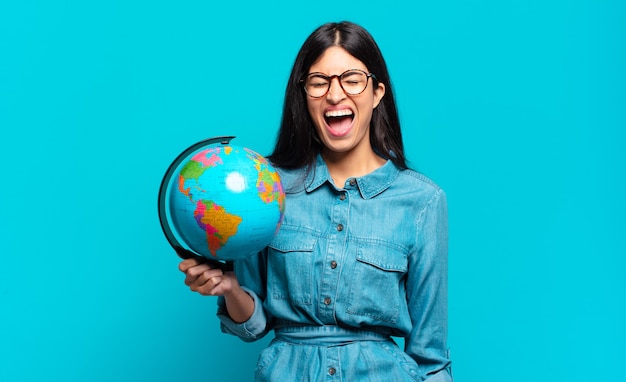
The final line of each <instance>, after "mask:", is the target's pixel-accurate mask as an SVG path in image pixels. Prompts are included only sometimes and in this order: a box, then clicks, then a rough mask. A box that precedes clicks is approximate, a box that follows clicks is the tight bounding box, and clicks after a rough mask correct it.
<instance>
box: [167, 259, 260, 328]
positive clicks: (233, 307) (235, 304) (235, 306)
mask: <svg viewBox="0 0 626 382" xmlns="http://www.w3.org/2000/svg"><path fill="white" fill-rule="evenodd" d="M178 268H179V269H180V271H181V272H183V273H185V284H186V285H187V286H189V289H191V290H192V291H194V292H198V293H200V294H201V295H204V296H223V297H224V301H225V307H226V310H227V312H228V315H229V316H230V318H231V319H232V320H233V321H234V322H236V323H242V322H245V321H247V320H248V319H250V317H251V316H252V313H253V312H254V300H253V299H252V297H251V296H250V295H249V294H248V293H246V292H245V291H244V290H243V289H242V288H241V286H240V285H239V281H238V280H237V278H236V277H235V273H234V272H224V271H222V270H221V269H217V268H212V267H211V266H209V265H208V264H204V263H199V262H198V261H197V260H196V259H194V258H191V259H186V260H183V261H182V262H181V263H180V264H179V266H178Z"/></svg>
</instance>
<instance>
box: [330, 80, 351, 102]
mask: <svg viewBox="0 0 626 382" xmlns="http://www.w3.org/2000/svg"><path fill="white" fill-rule="evenodd" d="M335 80H336V81H335ZM344 98H346V93H345V92H344V91H343V88H342V87H341V84H340V83H339V77H335V78H331V80H330V88H329V89H328V93H326V99H327V100H328V102H330V103H334V104H336V103H339V102H340V101H341V100H343V99H344Z"/></svg>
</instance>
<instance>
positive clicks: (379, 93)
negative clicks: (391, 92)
mask: <svg viewBox="0 0 626 382" xmlns="http://www.w3.org/2000/svg"><path fill="white" fill-rule="evenodd" d="M384 96H385V84H383V83H382V82H379V83H378V87H377V88H376V89H374V107H373V109H376V107H377V106H378V104H379V103H380V100H382V99H383V97H384Z"/></svg>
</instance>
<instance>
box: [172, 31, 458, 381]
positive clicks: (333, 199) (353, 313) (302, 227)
mask: <svg viewBox="0 0 626 382" xmlns="http://www.w3.org/2000/svg"><path fill="white" fill-rule="evenodd" d="M269 159H270V160H271V161H272V163H273V164H274V165H275V166H277V167H278V168H279V171H280V172H281V178H282V182H283V186H284V188H285V189H286V190H287V202H286V203H287V208H286V212H285V217H284V220H283V223H282V225H281V228H280V230H279V231H278V233H277V235H276V236H275V238H274V239H273V241H272V243H270V245H269V246H268V247H267V248H266V249H265V250H264V251H262V253H260V254H259V255H258V256H253V257H252V258H248V259H245V260H242V261H238V262H237V263H236V264H235V272H234V273H232V272H226V273H224V272H222V271H221V270H219V269H211V268H210V267H209V266H208V265H205V264H198V263H197V261H196V260H194V259H189V260H184V261H183V262H182V263H181V264H180V267H179V268H180V270H181V271H183V272H184V273H185V274H186V279H185V283H186V284H187V285H189V287H190V288H191V290H193V291H196V292H199V293H201V294H203V295H216V296H220V298H219V300H218V304H219V309H218V316H219V317H220V320H221V322H222V330H223V331H224V332H227V333H231V334H234V335H237V336H239V337H240V338H242V339H243V340H244V341H254V340H257V339H259V338H261V337H263V336H264V335H265V334H267V333H268V332H269V331H271V330H274V331H275V335H276V338H275V339H274V340H273V341H272V342H271V344H270V345H269V346H268V347H267V348H266V349H265V350H263V352H262V353H261V355H260V357H259V361H258V364H257V369H256V379H257V380H258V381H318V380H341V381H423V380H427V381H430V382H436V381H451V380H452V378H451V376H450V372H449V369H450V360H449V359H448V355H447V348H446V333H447V210H446V199H445V194H444V192H443V191H442V190H441V189H440V188H439V187H438V186H437V185H435V184H434V183H433V182H432V181H431V180H429V179H428V178H426V177H424V176H423V175H421V174H419V173H417V172H414V171H412V170H410V169H408V168H407V165H406V163H405V156H404V150H403V144H402V137H401V133H400V123H399V119H398V116H397V109H396V105H395V102H394V99H393V92H392V89H391V82H390V79H389V74H388V72H387V68H386V64H385V61H384V59H383V57H382V54H381V52H380V50H379V48H378V46H377V45H376V43H375V41H374V40H373V38H372V37H371V36H370V34H369V33H368V32H367V31H365V30H364V29H363V28H361V27H360V26H358V25H355V24H352V23H348V22H342V23H329V24H325V25H322V26H321V27H319V28H318V29H317V30H315V31H314V32H313V33H312V34H311V35H310V36H309V37H308V39H307V40H306V41H305V42H304V44H303V46H302V48H301V50H300V52H299V53H298V56H297V58H296V61H295V63H294V66H293V70H292V72H291V76H290V78H289V83H288V85H287V91H286V96H285V105H284V110H283V118H282V122H281V128H280V131H279V136H278V139H277V143H276V146H275V148H274V152H273V153H272V154H271V155H270V156H269ZM391 336H396V337H404V338H405V348H404V351H402V350H401V349H399V348H398V346H397V345H396V344H395V343H394V342H393V340H392V339H391V338H390V337H391Z"/></svg>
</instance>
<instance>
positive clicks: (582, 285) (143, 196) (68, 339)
mask: <svg viewBox="0 0 626 382" xmlns="http://www.w3.org/2000/svg"><path fill="white" fill-rule="evenodd" d="M225 3H226V2H219V3H218V4H210V3H209V2H207V1H180V2H165V1H145V0H140V1H130V2H129V1H119V0H118V1H89V2H86V1H72V0H65V1H33V0H21V1H4V2H2V4H1V5H0V134H1V139H0V170H1V174H2V177H1V178H0V238H1V243H2V245H1V247H0V256H1V262H0V381H1V382H13V381H40V380H59V381H60V380H62V381H86V380H89V381H109V380H116V381H137V380H145V381H147V380H150V381H181V380H211V381H222V380H227V379H228V380H233V381H247V380H251V379H252V371H253V368H254V364H255V362H256V357H257V353H258V351H259V350H260V349H261V348H262V347H264V346H265V344H266V343H267V339H265V340H263V341H261V342H260V343H255V344H245V343H243V342H241V341H239V340H238V339H235V338H232V337H229V336H225V335H222V334H221V333H220V332H219V328H218V326H217V320H216V318H215V317H214V313H215V306H214V299H213V298H206V297H200V296H197V295H195V294H192V293H190V292H189V291H188V290H187V289H186V287H185V285H184V284H183V277H182V274H180V273H179V272H178V270H177V268H176V266H177V263H178V259H177V257H176V256H175V255H174V253H173V252H172V250H171V249H170V248H169V247H168V245H167V242H166V241H165V239H164V236H163V234H162V232H161V230H160V226H159V223H158V219H157V211H156V196H157V191H158V186H159V182H160V180H161V177H162V176H163V174H164V172H165V169H166V168H167V166H168V165H169V163H170V162H171V161H172V160H173V159H174V157H175V156H176V155H177V154H178V153H179V152H181V151H182V150H183V149H185V148H186V147H187V146H189V145H191V144H193V143H195V142H196V141H199V140H201V139H204V138H207V137H211V136H215V135H236V136H237V138H236V140H235V141H233V143H237V144H239V145H242V146H248V147H250V148H253V149H254V150H256V151H259V152H261V153H268V152H269V151H270V149H271V147H272V143H273V140H274V137H275V134H276V131H277V126H278V124H279V120H280V113H281V107H282V97H283V91H284V86H285V83H286V80H287V76H288V74H289V71H290V68H291V65H292V63H293V59H294V58H295V55H296V53H297V51H298V49H299V47H300V44H301V43H302V42H303V41H304V39H305V38H306V36H307V35H308V34H309V33H310V32H311V31H312V30H313V29H314V28H315V27H317V26H318V25H319V24H321V23H323V22H326V21H338V20H342V19H350V20H352V21H355V22H358V23H361V24H362V25H364V26H365V27H366V28H367V29H369V31H370V32H371V33H372V34H373V35H374V37H375V38H376V39H377V41H378V43H379V45H380V47H381V49H382V51H383V53H384V55H385V57H386V59H387V62H388V65H389V69H390V71H391V75H392V79H393V81H394V85H395V90H396V95H397V100H398V103H399V109H400V116H401V119H402V122H403V128H404V137H405V144H406V149H407V153H408V156H409V159H410V160H411V163H412V165H413V166H414V167H415V168H417V169H419V170H421V171H422V172H424V173H426V174H427V175H428V176H430V177H432V178H433V179H435V180H436V181H437V182H438V183H439V184H440V185H441V186H442V187H443V188H444V189H445V190H446V191H447V193H448V198H449V208H450V328H449V331H450V336H449V345H450V347H451V348H452V356H453V359H454V374H455V377H456V379H457V380H458V381H469V382H474V381H482V382H484V381H511V382H514V381H551V380H559V381H587V380H613V381H620V380H621V381H623V380H626V370H625V369H624V368H623V367H622V366H621V365H623V357H624V355H625V354H624V350H623V346H624V344H625V343H626V325H625V323H626V306H625V301H626V299H625V292H626V277H625V276H626V263H625V260H624V258H625V255H626V239H625V236H626V235H625V233H626V232H625V228H626V223H625V221H624V220H625V218H626V197H625V196H626V171H625V164H626V154H625V153H626V147H625V146H626V136H625V133H624V130H625V128H626V70H625V68H626V27H625V25H626V5H625V3H624V2H623V1H617V0H615V1H611V0H597V1H594V0H568V1H557V0H553V1H543V0H542V1H540V0H530V1H522V0H518V1H495V0H491V1H489V0H484V1H478V2H465V1H458V0H452V1H441V2H432V3H431V2H428V3H426V2H420V3H415V2H414V3H413V4H411V3H410V2H408V1H406V2H395V1H391V0H389V1H384V2H380V1H376V2H354V3H349V4H343V5H339V3H337V4H331V3H310V2H308V3H297V2H293V1H285V2H282V3H269V2H267V3H245V2H237V1H233V2H228V3H229V4H225ZM229 378H230V379H229Z"/></svg>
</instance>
